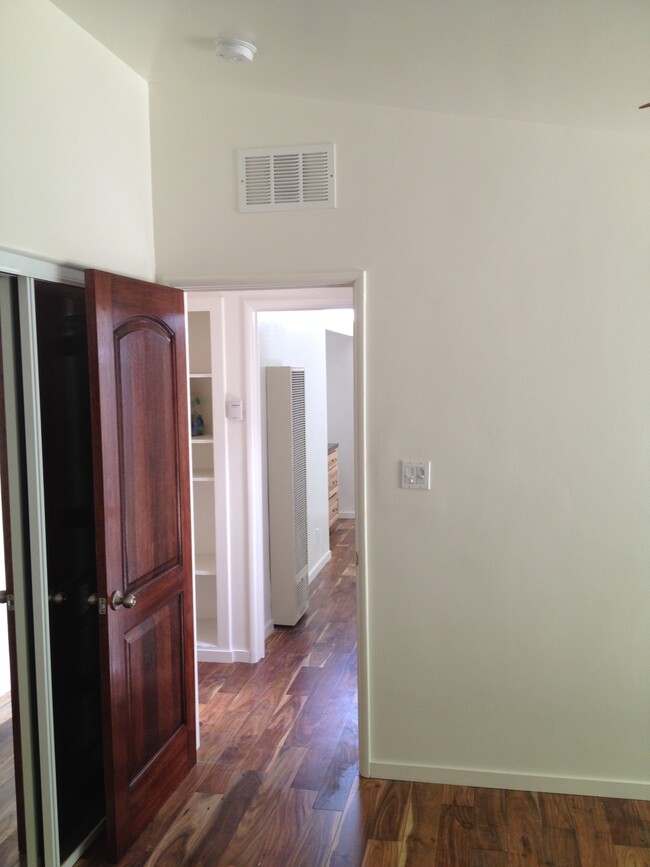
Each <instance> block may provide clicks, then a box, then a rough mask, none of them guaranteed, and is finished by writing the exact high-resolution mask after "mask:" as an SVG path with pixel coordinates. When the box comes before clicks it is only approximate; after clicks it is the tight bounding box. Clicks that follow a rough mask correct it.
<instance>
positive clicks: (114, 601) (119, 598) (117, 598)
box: [111, 590, 138, 611]
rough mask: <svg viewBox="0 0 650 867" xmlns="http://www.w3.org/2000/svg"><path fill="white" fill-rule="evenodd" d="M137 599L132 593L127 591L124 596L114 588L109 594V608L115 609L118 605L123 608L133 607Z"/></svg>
mask: <svg viewBox="0 0 650 867" xmlns="http://www.w3.org/2000/svg"><path fill="white" fill-rule="evenodd" d="M137 601H138V600H137V599H136V598H135V596H134V595H133V593H127V594H126V596H124V595H123V594H122V592H121V591H120V590H116V591H115V593H113V595H112V596H111V608H112V609H113V611H117V609H118V608H119V607H120V605H122V607H124V608H133V607H134V606H135V603H136V602H137Z"/></svg>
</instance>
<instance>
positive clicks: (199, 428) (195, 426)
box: [190, 395, 205, 437]
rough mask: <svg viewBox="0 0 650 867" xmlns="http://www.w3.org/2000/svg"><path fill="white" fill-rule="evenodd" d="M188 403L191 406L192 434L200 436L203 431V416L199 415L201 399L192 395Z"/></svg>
mask: <svg viewBox="0 0 650 867" xmlns="http://www.w3.org/2000/svg"><path fill="white" fill-rule="evenodd" d="M190 403H191V406H192V436H193V437H201V436H203V434H204V431H205V425H204V424H203V416H202V415H201V399H200V398H198V397H195V396H194V395H193V396H192V398H191V401H190Z"/></svg>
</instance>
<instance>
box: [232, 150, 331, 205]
mask: <svg viewBox="0 0 650 867" xmlns="http://www.w3.org/2000/svg"><path fill="white" fill-rule="evenodd" d="M334 154H335V152H334V145H333V144H322V145H303V146H300V147H284V148H253V149H249V150H240V151H239V152H238V157H239V160H238V161H239V167H238V168H239V210H240V211H295V210H305V209H309V208H335V207H336V185H335V166H334Z"/></svg>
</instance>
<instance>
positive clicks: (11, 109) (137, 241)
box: [0, 0, 154, 278]
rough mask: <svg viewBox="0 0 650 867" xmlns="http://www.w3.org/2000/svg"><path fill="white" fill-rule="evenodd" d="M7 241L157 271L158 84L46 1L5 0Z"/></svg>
mask: <svg viewBox="0 0 650 867" xmlns="http://www.w3.org/2000/svg"><path fill="white" fill-rule="evenodd" d="M0 117H2V135H1V136H0V188H1V189H2V207H1V208H0V246H2V247H4V248H6V249H10V250H13V251H17V252H24V253H28V254H32V255H35V256H39V257H41V258H49V259H53V260H55V261H58V262H63V263H66V264H76V265H81V266H84V267H91V266H92V267H98V268H104V269H107V270H115V271H119V272H120V273H124V274H128V275H133V276H138V277H145V278H151V277H152V276H153V274H154V248H153V224H152V204H151V163H150V144H149V119H148V89H147V84H146V82H144V81H143V80H142V79H141V78H140V77H139V76H137V75H136V74H135V73H134V72H133V71H132V70H130V69H129V68H128V67H127V66H125V64H124V63H122V61H120V60H118V59H117V58H116V57H115V56H114V55H112V54H110V53H109V52H108V51H107V50H106V49H105V48H104V47H103V46H102V45H100V44H99V42H97V41H96V40H95V39H93V38H92V37H91V36H89V35H88V34H87V33H86V32H85V31H83V30H82V29H81V28H79V27H78V26H77V25H76V24H74V23H73V22H72V21H71V20H70V19H69V18H67V17H66V16H65V15H63V13H61V12H60V11H59V10H58V9H57V8H56V7H55V6H53V5H52V4H51V3H49V2H46V0H3V3H2V27H0Z"/></svg>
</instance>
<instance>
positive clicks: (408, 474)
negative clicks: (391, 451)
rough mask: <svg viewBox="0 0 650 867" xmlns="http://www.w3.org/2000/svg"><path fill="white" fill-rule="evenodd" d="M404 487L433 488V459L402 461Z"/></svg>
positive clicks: (424, 489)
mask: <svg viewBox="0 0 650 867" xmlns="http://www.w3.org/2000/svg"><path fill="white" fill-rule="evenodd" d="M401 478H402V487H403V488H413V489H417V490H420V491H430V490H431V461H402V476H401Z"/></svg>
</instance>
